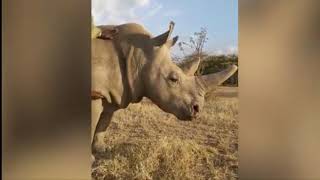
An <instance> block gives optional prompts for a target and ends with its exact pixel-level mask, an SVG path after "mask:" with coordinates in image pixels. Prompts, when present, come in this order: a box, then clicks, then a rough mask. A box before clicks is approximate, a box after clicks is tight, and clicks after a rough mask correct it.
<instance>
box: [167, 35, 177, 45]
mask: <svg viewBox="0 0 320 180" xmlns="http://www.w3.org/2000/svg"><path fill="white" fill-rule="evenodd" d="M178 38H179V36H175V37H174V38H173V39H170V40H169V41H167V43H166V44H167V45H168V47H172V46H174V45H175V44H176V42H177V41H178Z"/></svg>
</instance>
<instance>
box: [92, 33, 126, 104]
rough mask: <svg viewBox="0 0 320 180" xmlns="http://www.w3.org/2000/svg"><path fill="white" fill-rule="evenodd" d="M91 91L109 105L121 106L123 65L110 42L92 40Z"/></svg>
mask: <svg viewBox="0 0 320 180" xmlns="http://www.w3.org/2000/svg"><path fill="white" fill-rule="evenodd" d="M91 51H92V53H91V54H92V55H91V56H92V90H94V91H97V92H100V93H101V94H102V95H103V96H104V97H105V98H106V99H107V100H108V101H109V102H110V103H113V104H117V105H118V106H123V97H124V96H123V95H124V93H125V92H124V88H125V87H124V86H125V85H124V84H125V83H124V82H123V81H124V79H123V78H124V77H125V76H124V75H123V73H124V72H123V65H122V62H121V61H120V59H119V56H118V53H117V50H116V48H115V46H114V43H113V42H112V41H105V40H100V39H94V40H92V50H91Z"/></svg>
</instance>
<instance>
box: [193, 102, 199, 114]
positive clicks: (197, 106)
mask: <svg viewBox="0 0 320 180" xmlns="http://www.w3.org/2000/svg"><path fill="white" fill-rule="evenodd" d="M193 112H194V113H195V114H196V113H198V112H199V105H198V104H195V105H193Z"/></svg>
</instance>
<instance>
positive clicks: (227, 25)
mask: <svg viewBox="0 0 320 180" xmlns="http://www.w3.org/2000/svg"><path fill="white" fill-rule="evenodd" d="M92 15H93V18H94V23H95V24H97V25H98V24H121V23H126V22H137V23H141V24H143V25H144V26H145V27H146V28H147V29H148V30H149V31H150V32H151V33H152V34H154V35H158V34H160V33H163V32H165V31H166V30H167V28H168V25H169V22H170V21H171V20H172V21H174V22H175V24H176V26H175V29H174V33H173V35H179V41H186V40H188V39H189V37H190V36H191V35H193V33H194V32H197V31H199V30H200V28H201V27H206V28H207V31H208V38H209V40H208V42H207V43H206V46H205V51H207V52H208V53H210V54H221V53H234V52H237V51H238V1H237V0H201V1H199V0H198V1H196V0H188V1H186V0H184V1H183V0H174V1H172V0H171V1H170V0H161V1H160V0H92ZM173 53H175V54H176V55H181V52H180V51H179V49H178V48H177V47H176V48H174V49H173Z"/></svg>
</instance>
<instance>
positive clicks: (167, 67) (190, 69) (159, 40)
mask: <svg viewBox="0 0 320 180" xmlns="http://www.w3.org/2000/svg"><path fill="white" fill-rule="evenodd" d="M173 27H174V24H173V23H171V24H170V26H169V30H168V31H167V32H165V33H164V34H161V35H159V36H157V37H154V38H151V44H152V47H151V49H152V50H151V51H152V53H151V55H150V56H148V57H149V58H150V60H148V64H147V65H146V66H147V68H145V69H146V70H145V71H144V75H143V76H142V77H141V78H142V81H143V87H144V89H145V90H144V92H145V94H144V96H146V97H148V98H149V99H151V100H152V101H153V102H154V103H155V104H156V105H157V106H158V107H160V108H161V109H162V110H163V111H165V112H168V113H171V114H174V115H175V116H176V117H177V118H178V119H180V120H191V119H193V118H195V117H197V115H198V114H199V112H200V111H201V109H202V108H203V104H204V96H205V94H206V93H207V92H210V91H212V90H213V89H214V88H215V87H216V86H218V85H220V84H221V83H223V82H224V81H225V80H227V79H228V78H229V77H230V76H231V75H233V74H234V73H235V72H236V70H237V66H235V65H232V66H230V67H228V68H227V69H226V70H224V71H222V72H218V73H214V74H209V75H203V76H194V74H195V72H196V70H197V69H198V66H199V63H200V59H195V60H193V61H190V62H188V63H185V64H183V65H182V67H178V66H177V65H176V64H175V63H174V62H173V61H172V59H171V56H170V49H171V47H172V46H174V44H175V43H176V42H177V40H178V36H176V37H174V38H172V39H170V34H171V33H172V30H173Z"/></svg>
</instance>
